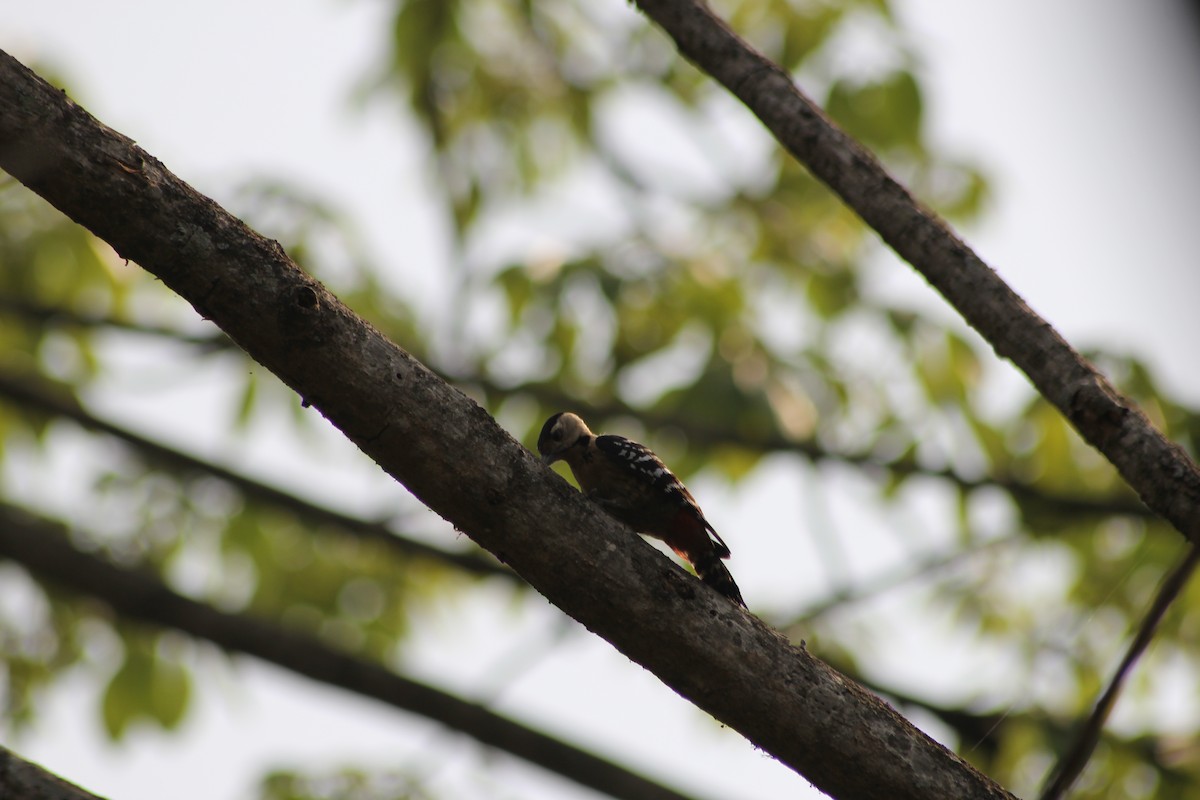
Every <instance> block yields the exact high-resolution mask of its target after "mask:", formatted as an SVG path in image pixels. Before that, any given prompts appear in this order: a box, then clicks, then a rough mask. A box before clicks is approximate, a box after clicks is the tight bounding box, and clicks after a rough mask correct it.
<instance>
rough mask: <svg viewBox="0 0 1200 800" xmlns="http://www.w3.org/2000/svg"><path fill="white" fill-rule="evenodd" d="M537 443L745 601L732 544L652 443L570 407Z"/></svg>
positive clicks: (712, 582) (605, 501)
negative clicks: (729, 562)
mask: <svg viewBox="0 0 1200 800" xmlns="http://www.w3.org/2000/svg"><path fill="white" fill-rule="evenodd" d="M537 446H538V452H539V453H541V456H542V462H543V463H545V464H547V465H549V464H553V463H554V462H556V461H566V462H567V465H568V466H569V467H570V468H571V472H572V473H573V474H574V475H575V480H576V481H578V482H579V488H580V489H582V490H583V492H584V494H586V495H587V496H588V498H590V499H591V500H592V502H594V503H596V504H597V505H598V506H600V507H601V508H602V509H604V510H605V511H606V512H608V513H609V514H610V515H611V516H613V517H616V518H617V519H619V520H620V521H621V522H624V523H625V524H626V525H628V526H629V527H631V528H633V529H634V530H635V531H637V532H638V533H644V534H646V535H647V536H653V537H655V538H657V539H662V540H663V541H664V542H666V544H667V546H668V547H670V548H671V549H672V550H674V551H675V552H676V553H678V554H679V556H680V557H681V558H683V559H685V560H687V561H688V563H690V564H691V565H692V567H693V568H695V570H696V575H698V576H699V577H700V580H702V581H704V582H705V583H707V584H708V585H709V586H711V587H713V588H714V589H716V590H717V591H718V592H720V593H721V594H723V595H725V596H726V597H728V598H729V599H730V600H732V601H733V602H734V603H736V604H737V605H739V606H741V607H742V608H745V607H746V603H745V601H743V600H742V593H741V592H740V591H739V590H738V587H737V584H736V583H734V582H733V576H732V575H730V574H729V570H728V569H726V568H725V565H724V564H722V563H721V560H722V559H725V558H729V548H728V547H727V546H726V545H725V542H724V541H723V540H722V539H721V537H720V535H719V534H718V533H717V532H716V531H715V530H713V526H712V525H710V524H709V522H708V520H706V519H705V518H704V512H702V511H701V510H700V506H698V505H697V504H696V500H695V498H693V497H692V493H691V492H689V491H688V490H687V487H686V486H684V485H683V482H682V481H680V480H679V478H677V477H675V473H673V472H671V470H669V469H667V466H666V464H664V463H663V462H662V459H660V458H659V457H658V456H656V455H655V454H654V453H653V452H652V451H651V450H650V448H648V447H646V446H645V445H642V444H638V443H637V442H634V441H631V440H629V439H626V438H625V437H624V436H612V435H607V434H606V435H603V436H597V435H596V434H594V433H592V432H591V430H589V429H588V426H587V425H586V424H584V421H583V420H582V419H580V418H579V417H578V416H576V415H575V414H572V413H570V412H566V411H562V412H559V413H557V414H555V415H554V416H552V417H550V419H548V420H546V424H545V425H543V426H542V432H541V435H539V436H538V444H537Z"/></svg>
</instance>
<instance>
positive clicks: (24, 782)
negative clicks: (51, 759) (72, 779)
mask: <svg viewBox="0 0 1200 800" xmlns="http://www.w3.org/2000/svg"><path fill="white" fill-rule="evenodd" d="M0 797H2V798H4V800H104V799H103V798H102V797H99V796H98V795H94V794H92V793H91V792H88V791H84V790H83V789H80V788H79V787H78V786H75V785H74V784H71V783H67V782H66V781H64V780H63V779H62V778H60V777H58V776H57V775H55V774H53V773H50V772H47V771H46V770H44V769H42V768H41V767H39V766H38V765H37V764H31V763H30V762H28V761H25V760H24V759H22V758H21V757H20V756H18V755H16V754H15V753H13V752H12V751H11V750H7V749H5V748H4V747H2V746H0Z"/></svg>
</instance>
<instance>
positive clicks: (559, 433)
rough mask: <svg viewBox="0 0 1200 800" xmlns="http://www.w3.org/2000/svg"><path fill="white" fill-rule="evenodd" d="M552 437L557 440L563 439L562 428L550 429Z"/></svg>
mask: <svg viewBox="0 0 1200 800" xmlns="http://www.w3.org/2000/svg"><path fill="white" fill-rule="evenodd" d="M550 438H551V439H553V440H554V441H556V442H557V441H559V440H561V439H562V430H561V429H558V428H556V429H554V430H552V431H550Z"/></svg>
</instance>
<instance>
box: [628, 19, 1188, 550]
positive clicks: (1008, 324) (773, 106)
mask: <svg viewBox="0 0 1200 800" xmlns="http://www.w3.org/2000/svg"><path fill="white" fill-rule="evenodd" d="M635 2H636V4H637V5H638V7H639V8H641V9H642V11H644V12H645V13H646V15H647V16H649V17H650V18H651V19H653V20H654V21H655V22H656V23H658V25H660V26H661V27H662V28H663V29H664V30H665V31H666V32H667V34H668V35H670V36H671V38H672V39H674V40H675V43H676V45H677V46H678V47H679V50H680V52H681V53H683V55H684V56H686V57H687V58H688V59H690V60H691V61H692V62H693V63H695V64H696V65H697V66H698V67H700V69H702V70H703V71H704V72H707V73H708V74H709V75H711V76H712V77H713V78H715V79H716V80H717V81H718V82H720V83H721V84H722V85H724V86H725V87H726V88H727V89H728V90H729V91H730V92H731V93H733V94H734V95H735V96H736V97H737V98H738V99H740V100H741V101H742V102H743V103H745V104H746V106H747V107H748V108H749V109H750V111H752V112H753V113H754V114H755V116H757V117H758V118H759V119H760V120H761V121H762V123H763V124H764V125H766V127H767V129H768V130H770V131H771V133H772V134H773V135H774V136H775V138H776V139H777V140H778V141H779V143H780V144H781V145H783V146H784V148H786V149H787V150H788V152H790V153H791V154H792V155H793V156H794V157H795V158H796V159H797V160H798V161H800V162H801V163H803V164H804V165H805V166H807V167H808V169H809V170H810V171H811V172H812V173H813V175H814V176H816V177H817V178H818V179H819V180H821V181H823V182H824V183H825V184H826V185H828V186H829V187H830V188H831V189H832V190H833V191H834V192H836V193H837V194H838V195H839V196H840V197H841V198H842V199H843V200H844V201H845V202H846V204H847V205H848V206H849V207H850V208H852V209H853V210H854V211H855V212H856V213H857V214H858V215H859V216H861V217H862V218H863V220H864V221H866V223H867V224H868V225H870V226H871V227H872V228H874V229H875V230H876V231H877V232H878V233H879V235H880V236H881V237H882V238H883V240H884V241H885V242H886V243H887V244H888V245H889V246H891V247H892V249H894V250H895V251H896V252H897V253H898V254H899V255H900V256H901V257H902V258H904V259H905V260H906V261H908V262H909V263H910V264H911V265H912V266H913V267H915V268H916V269H917V271H918V272H920V273H921V274H922V275H923V276H924V277H925V278H926V280H928V281H929V283H930V284H931V285H933V287H934V288H936V289H937V290H938V291H939V292H941V294H942V296H943V297H945V298H946V299H947V300H948V301H949V302H950V304H951V305H952V306H954V308H955V309H957V310H958V312H959V313H960V314H961V315H962V316H963V318H964V319H965V320H966V321H967V323H968V324H970V325H971V326H972V327H973V328H975V330H977V331H978V332H979V333H980V334H981V335H982V336H983V338H984V339H985V340H986V341H987V342H988V344H990V345H991V346H992V347H993V348H994V349H995V351H996V353H997V354H999V355H1000V356H1002V357H1004V358H1008V359H1010V360H1011V361H1012V362H1013V363H1014V364H1016V366H1017V367H1019V368H1020V369H1021V371H1022V372H1024V373H1025V374H1026V375H1027V376H1028V377H1029V379H1030V380H1031V381H1032V382H1033V385H1034V386H1035V387H1037V390H1038V391H1039V392H1040V393H1041V394H1042V396H1043V397H1045V398H1046V399H1047V400H1048V401H1049V402H1050V403H1051V404H1053V405H1054V406H1055V407H1056V408H1058V409H1059V410H1060V411H1061V412H1062V413H1063V415H1064V416H1065V417H1066V418H1067V419H1068V420H1069V421H1070V422H1071V424H1072V425H1074V426H1075V429H1076V430H1078V431H1079V433H1080V435H1082V436H1083V438H1084V439H1085V440H1086V441H1087V442H1088V443H1089V444H1091V445H1092V446H1093V447H1095V448H1096V449H1097V450H1099V451H1100V452H1101V453H1103V454H1104V456H1105V457H1106V458H1108V460H1109V461H1110V462H1112V464H1113V466H1115V467H1116V468H1117V471H1118V472H1119V473H1120V474H1121V476H1122V477H1123V478H1124V479H1125V481H1126V482H1127V483H1128V484H1129V485H1130V486H1131V487H1132V488H1133V489H1134V491H1136V492H1137V494H1138V496H1139V497H1141V499H1142V500H1143V502H1145V503H1146V505H1147V506H1149V507H1150V508H1151V509H1152V510H1153V511H1154V512H1155V513H1157V514H1159V515H1160V516H1161V517H1162V518H1163V519H1165V520H1167V521H1168V522H1170V523H1171V524H1172V525H1174V526H1175V527H1176V528H1177V529H1178V530H1179V531H1180V532H1181V533H1182V534H1183V535H1184V536H1185V537H1186V538H1187V539H1189V540H1190V541H1192V542H1194V543H1200V470H1197V468H1196V465H1195V464H1193V463H1192V461H1191V460H1190V459H1189V458H1188V457H1187V455H1186V454H1185V453H1184V451H1183V449H1182V448H1180V447H1179V446H1178V445H1175V444H1173V443H1171V442H1170V441H1168V440H1167V439H1166V438H1165V437H1164V436H1163V435H1162V434H1161V433H1159V432H1158V431H1157V430H1155V429H1154V426H1153V425H1151V424H1150V421H1149V420H1148V419H1147V418H1146V416H1145V415H1144V414H1143V413H1142V412H1141V411H1139V410H1138V409H1137V408H1136V407H1135V406H1134V405H1133V403H1131V402H1130V401H1129V400H1128V399H1126V398H1125V397H1122V396H1121V395H1120V394H1119V393H1118V392H1117V391H1116V390H1115V389H1114V388H1113V387H1112V386H1111V385H1110V384H1109V382H1108V381H1107V380H1106V379H1105V378H1104V376H1102V375H1101V374H1100V373H1099V372H1097V371H1096V370H1095V368H1094V367H1092V365H1091V364H1089V363H1088V362H1087V360H1086V359H1084V358H1083V356H1081V355H1079V353H1077V352H1075V351H1074V350H1073V349H1072V348H1071V347H1070V345H1068V344H1067V343H1066V341H1064V340H1063V339H1062V337H1061V336H1059V334H1058V333H1057V332H1056V331H1055V330H1054V329H1053V328H1052V327H1051V326H1050V324H1049V323H1047V322H1046V321H1045V320H1044V319H1042V318H1041V317H1039V316H1038V315H1037V314H1035V313H1034V312H1033V311H1032V310H1031V309H1030V308H1029V306H1027V305H1026V304H1025V302H1024V301H1023V300H1022V299H1021V298H1020V297H1018V296H1017V295H1016V293H1015V292H1013V290H1012V289H1010V288H1009V287H1008V285H1007V284H1005V283H1004V281H1003V280H1002V279H1001V278H1000V277H999V276H998V275H997V274H996V273H995V272H994V271H993V270H992V269H991V268H990V267H988V265H987V264H986V263H984V261H983V260H982V259H981V258H980V257H979V256H978V255H976V254H975V252H974V251H973V250H971V248H970V247H968V246H967V245H966V244H964V243H963V242H962V241H961V240H960V239H959V238H958V237H957V236H956V235H955V234H954V232H953V231H952V230H951V229H950V226H949V225H947V224H946V222H945V221H944V220H942V219H940V218H939V217H938V216H937V215H935V214H934V213H933V212H931V211H929V210H928V209H926V208H924V207H922V206H921V205H920V204H919V203H918V202H917V201H916V200H915V199H914V198H913V197H912V195H910V194H909V193H908V191H907V190H906V189H905V188H904V187H903V186H902V185H901V184H900V183H899V182H898V181H896V180H895V179H894V178H893V177H892V176H891V175H889V174H888V172H887V171H886V170H885V169H884V168H883V166H882V165H881V164H880V163H879V162H878V161H877V160H876V159H875V157H874V156H873V155H871V153H870V152H868V151H867V150H866V149H865V148H864V147H863V146H862V145H860V144H859V143H858V142H856V141H854V139H852V138H851V137H850V136H849V135H847V134H846V133H845V131H843V130H841V129H840V128H838V127H837V126H836V125H834V124H833V122H831V121H830V120H829V119H828V118H827V117H826V116H825V114H824V112H823V111H821V109H820V108H818V107H817V106H816V105H815V104H813V103H812V101H810V100H809V99H808V98H807V97H806V96H805V95H804V94H803V93H802V92H801V91H800V90H799V88H797V87H796V85H795V83H794V82H793V81H792V78H791V76H790V75H789V74H788V73H787V72H786V71H784V70H783V69H782V68H780V67H779V66H778V65H776V64H774V63H773V62H771V60H770V59H768V58H766V57H765V56H763V55H762V54H761V53H759V52H757V51H756V50H755V49H754V48H753V47H751V46H750V45H749V44H748V43H747V42H745V41H744V40H743V39H741V38H740V37H739V36H738V35H737V34H736V33H735V32H734V31H733V30H731V29H730V28H729V26H728V25H726V23H725V22H724V21H723V20H721V19H720V18H719V17H717V16H716V15H715V13H714V12H713V11H712V9H711V8H710V7H709V6H708V5H707V4H706V3H704V2H703V0H635Z"/></svg>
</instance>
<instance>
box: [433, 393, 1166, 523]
mask: <svg viewBox="0 0 1200 800" xmlns="http://www.w3.org/2000/svg"><path fill="white" fill-rule="evenodd" d="M455 380H456V382H458V383H459V384H461V385H472V386H478V387H479V388H481V389H483V390H484V391H485V392H487V393H488V394H495V395H499V396H508V395H517V394H524V395H528V396H530V397H533V398H534V399H536V400H538V401H539V402H541V403H542V404H544V405H546V406H549V407H552V408H573V409H575V410H576V411H578V412H580V413H581V414H584V415H586V416H587V417H588V418H589V419H591V418H596V419H604V418H611V417H618V416H628V417H633V418H636V419H638V420H639V421H641V422H642V423H643V424H645V426H646V427H647V428H650V429H660V428H677V429H679V430H680V431H682V432H683V433H684V434H685V435H686V436H687V438H688V441H690V442H695V443H696V444H698V445H701V446H704V447H737V448H741V449H745V450H752V451H755V452H762V453H791V454H793V455H798V456H801V457H802V458H805V459H808V460H809V461H811V462H813V463H820V462H825V461H829V462H834V463H839V464H849V465H851V466H854V467H861V468H862V469H863V470H864V471H865V472H868V473H869V472H872V471H877V472H879V473H891V474H892V475H895V476H899V477H906V478H907V477H925V478H934V479H937V480H943V481H946V482H948V483H950V484H952V485H954V486H956V487H957V488H959V489H962V490H964V491H968V492H969V491H975V490H978V489H987V488H995V489H1000V490H1002V491H1004V492H1007V493H1008V494H1009V495H1011V496H1012V498H1013V499H1014V500H1016V501H1017V502H1019V503H1037V504H1041V505H1044V506H1045V507H1046V508H1050V509H1053V510H1054V511H1055V512H1058V513H1062V514H1068V515H1080V514H1087V515H1105V516H1108V515H1112V514H1121V515H1125V516H1134V517H1156V516H1157V515H1156V514H1155V513H1154V512H1152V511H1151V510H1150V509H1148V508H1146V506H1145V505H1144V504H1143V503H1141V502H1140V501H1138V500H1137V498H1135V497H1133V496H1128V497H1120V496H1116V497H1103V498H1102V497H1086V496H1080V495H1068V494H1060V493H1055V492H1050V491H1045V490H1043V489H1040V488H1038V487H1036V486H1034V485H1033V484H1030V483H1026V482H1023V481H1020V480H1016V479H1014V478H1010V477H1004V476H985V477H982V478H967V477H965V476H963V475H960V474H959V473H957V472H955V471H954V470H951V469H936V468H933V467H926V466H922V465H921V464H920V463H918V462H917V460H916V459H915V458H913V457H911V456H908V457H902V458H896V459H891V460H885V459H882V458H880V457H879V456H877V455H874V454H872V453H848V452H842V451H837V450H830V449H828V448H827V447H825V446H823V445H821V444H820V443H819V442H818V441H817V440H816V439H794V438H789V437H787V436H784V435H783V434H782V433H780V432H778V431H774V432H772V433H767V434H761V433H745V432H743V431H739V430H737V429H736V428H733V427H728V426H717V425H714V424H713V423H712V422H708V421H706V422H703V423H698V422H694V421H692V420H690V419H689V418H688V414H687V412H686V411H683V412H679V413H674V412H672V413H661V412H654V411H647V410H645V409H639V408H635V407H633V406H631V405H629V404H628V403H625V402H623V401H621V400H619V399H616V398H606V399H604V400H601V401H591V400H580V399H579V398H578V397H576V396H574V395H571V394H568V393H567V392H564V391H562V390H561V389H558V388H557V387H555V386H552V385H549V384H544V383H526V384H519V385H517V386H513V387H507V388H506V387H502V386H499V385H497V384H495V383H494V382H492V381H489V380H487V379H486V378H478V377H473V376H465V375H464V376H456V377H455Z"/></svg>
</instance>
